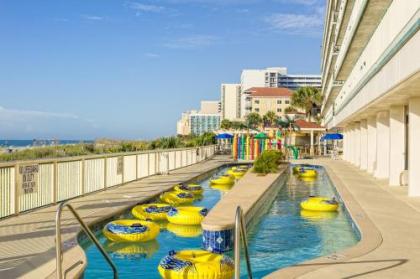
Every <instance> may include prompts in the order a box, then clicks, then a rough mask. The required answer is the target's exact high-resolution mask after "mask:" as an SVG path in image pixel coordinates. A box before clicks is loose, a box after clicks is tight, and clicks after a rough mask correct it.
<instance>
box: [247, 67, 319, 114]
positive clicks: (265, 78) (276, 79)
mask: <svg viewBox="0 0 420 279" xmlns="http://www.w3.org/2000/svg"><path fill="white" fill-rule="evenodd" d="M304 86H312V87H317V88H321V76H320V75H306V74H297V75H289V74H288V73H287V68H286V67H271V68H266V69H258V70H255V69H245V70H243V71H242V73H241V98H240V102H241V117H242V118H244V117H245V116H246V115H247V114H248V113H249V108H247V106H248V103H247V98H248V96H247V94H246V92H247V91H248V90H249V89H250V88H252V87H268V88H280V87H285V88H288V89H290V90H296V89H298V88H299V87H304Z"/></svg>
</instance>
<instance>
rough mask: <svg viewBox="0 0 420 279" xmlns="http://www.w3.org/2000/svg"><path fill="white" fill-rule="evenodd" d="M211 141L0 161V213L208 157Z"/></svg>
mask: <svg viewBox="0 0 420 279" xmlns="http://www.w3.org/2000/svg"><path fill="white" fill-rule="evenodd" d="M214 153H215V146H214V145H210V146H202V147H198V148H185V149H166V150H151V151H143V152H132V153H118V154H106V155H95V156H83V157H67V158H58V159H42V160H34V161H16V162H10V163H0V218H2V217H6V216H9V215H13V214H18V213H19V212H22V211H26V210H30V209H34V208H37V207H41V206H45V205H48V204H53V203H56V202H59V201H63V200H67V199H71V198H74V197H78V196H81V195H84V194H87V193H92V192H95V191H99V190H103V189H106V188H108V187H112V186H116V185H120V184H123V183H127V182H130V181H134V180H137V179H140V178H143V177H147V176H150V175H154V174H157V173H166V172H168V171H170V170H174V169H178V168H181V167H185V166H188V165H192V164H195V163H198V162H201V161H203V160H205V159H207V158H210V157H212V156H213V155H214Z"/></svg>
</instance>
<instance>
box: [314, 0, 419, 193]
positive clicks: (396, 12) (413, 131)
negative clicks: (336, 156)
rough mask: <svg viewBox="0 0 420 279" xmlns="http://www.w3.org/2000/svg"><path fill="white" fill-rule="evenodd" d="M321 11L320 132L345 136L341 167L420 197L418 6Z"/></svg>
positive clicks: (386, 3)
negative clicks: (326, 130)
mask: <svg viewBox="0 0 420 279" xmlns="http://www.w3.org/2000/svg"><path fill="white" fill-rule="evenodd" d="M327 4H328V5H327V11H326V20H325V26H324V37H323V46H322V64H321V66H322V92H323V95H324V101H323V105H322V109H321V114H322V115H323V117H324V124H325V125H326V127H327V128H329V129H340V130H342V131H343V133H344V142H343V143H344V150H343V158H344V160H346V161H349V162H351V163H353V164H354V165H355V166H358V167H360V168H361V169H363V170H366V171H367V172H368V173H370V174H372V175H373V176H374V177H376V178H379V179H387V180H388V182H389V184H390V185H395V186H399V185H400V184H401V183H404V181H408V195H409V196H420V156H419V155H420V144H419V138H420V55H419V50H420V32H419V21H420V16H419V9H420V3H419V1H391V0H383V1H345V0H338V1H332V0H329V1H327ZM407 178H408V179H407Z"/></svg>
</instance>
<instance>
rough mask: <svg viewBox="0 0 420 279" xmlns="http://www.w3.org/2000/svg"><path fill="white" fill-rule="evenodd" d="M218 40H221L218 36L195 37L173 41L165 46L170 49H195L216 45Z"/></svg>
mask: <svg viewBox="0 0 420 279" xmlns="http://www.w3.org/2000/svg"><path fill="white" fill-rule="evenodd" d="M218 40H219V38H218V37H216V36H211V35H193V36H188V37H182V38H178V39H175V40H172V41H170V42H167V43H166V44H165V45H164V46H165V47H168V48H178V49H193V48H201V47H208V46H211V45H214V44H215V43H217V41H218Z"/></svg>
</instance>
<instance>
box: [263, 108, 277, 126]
mask: <svg viewBox="0 0 420 279" xmlns="http://www.w3.org/2000/svg"><path fill="white" fill-rule="evenodd" d="M277 119H278V116H277V115H276V113H275V112H274V111H268V112H267V113H266V114H265V115H264V116H263V122H264V125H266V126H270V127H271V126H273V125H274V124H275V123H276V122H277Z"/></svg>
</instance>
